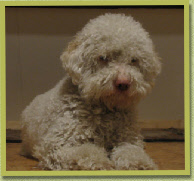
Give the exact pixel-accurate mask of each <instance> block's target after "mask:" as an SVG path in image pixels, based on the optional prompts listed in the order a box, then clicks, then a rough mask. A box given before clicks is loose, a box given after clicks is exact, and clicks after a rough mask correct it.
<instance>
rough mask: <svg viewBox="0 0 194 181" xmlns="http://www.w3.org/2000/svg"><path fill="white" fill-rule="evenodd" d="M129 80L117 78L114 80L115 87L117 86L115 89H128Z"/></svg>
mask: <svg viewBox="0 0 194 181" xmlns="http://www.w3.org/2000/svg"><path fill="white" fill-rule="evenodd" d="M130 84H131V83H130V81H128V80H117V81H116V82H115V87H116V88H117V90H119V91H126V90H128V89H129V87H130Z"/></svg>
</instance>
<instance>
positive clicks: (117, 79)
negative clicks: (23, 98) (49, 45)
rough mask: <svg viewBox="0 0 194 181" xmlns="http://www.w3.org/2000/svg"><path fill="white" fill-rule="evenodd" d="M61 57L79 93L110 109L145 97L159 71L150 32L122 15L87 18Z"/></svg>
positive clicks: (159, 65) (122, 106)
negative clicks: (86, 22)
mask: <svg viewBox="0 0 194 181" xmlns="http://www.w3.org/2000/svg"><path fill="white" fill-rule="evenodd" d="M61 60H62V62H63V66H64V68H65V70H66V71H67V72H68V74H69V75H70V77H71V78H72V82H73V83H74V84H75V85H78V87H79V89H80V92H81V94H82V96H83V97H85V98H86V99H87V100H90V101H91V100H93V101H101V102H103V103H104V104H105V105H106V106H107V107H108V108H110V109H111V108H113V107H117V108H126V107H128V106H129V105H132V104H134V103H135V102H137V101H138V100H140V98H142V97H144V96H145V95H146V94H147V93H148V92H150V90H151V88H152V87H153V85H154V81H155V78H156V76H157V75H158V74H159V73H160V70H161V64H160V61H159V58H158V56H157V54H156V53H155V50H154V47H153V43H152V41H151V39H150V38H149V34H148V33H147V32H146V31H145V30H144V29H143V28H142V26H141V24H140V23H138V22H136V21H135V20H134V19H133V18H132V17H131V16H125V15H123V14H105V15H103V16H99V17H97V18H96V19H93V20H90V22H89V23H88V24H87V25H86V26H85V27H84V28H83V29H82V31H81V32H79V33H78V34H77V35H76V37H75V39H74V40H73V41H72V42H70V43H69V46H68V48H67V49H66V50H65V51H64V53H63V54H62V55H61Z"/></svg>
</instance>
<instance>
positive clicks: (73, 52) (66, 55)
mask: <svg viewBox="0 0 194 181" xmlns="http://www.w3.org/2000/svg"><path fill="white" fill-rule="evenodd" d="M80 45H81V43H80V42H79V41H78V40H77V39H75V40H73V41H71V42H70V43H69V45H68V47H67V49H66V50H65V51H64V52H63V54H62V55H61V57H60V59H61V61H62V64H63V67H64V69H65V71H66V72H67V73H68V74H69V75H70V77H71V78H72V82H73V84H75V85H77V84H79V81H80V78H81V71H82V67H83V60H82V55H81V52H82V51H80V50H79V46H80Z"/></svg>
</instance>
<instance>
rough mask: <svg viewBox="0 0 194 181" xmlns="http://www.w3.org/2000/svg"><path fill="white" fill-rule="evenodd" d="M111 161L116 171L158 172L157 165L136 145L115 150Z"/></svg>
mask: <svg viewBox="0 0 194 181" xmlns="http://www.w3.org/2000/svg"><path fill="white" fill-rule="evenodd" d="M111 160H112V161H113V162H114V164H115V169H116V170H157V169H158V168H157V165H156V164H155V163H154V162H153V160H152V159H151V158H150V157H149V156H148V155H147V154H146V153H145V152H144V150H143V149H142V148H140V147H138V146H135V145H127V146H125V147H124V146H122V147H120V148H119V147H118V148H117V149H115V150H114V152H113V154H112V156H111Z"/></svg>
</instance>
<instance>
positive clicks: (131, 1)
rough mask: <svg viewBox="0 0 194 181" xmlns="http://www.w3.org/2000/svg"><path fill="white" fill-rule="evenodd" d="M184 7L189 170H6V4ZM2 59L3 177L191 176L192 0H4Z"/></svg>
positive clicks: (0, 24)
mask: <svg viewBox="0 0 194 181" xmlns="http://www.w3.org/2000/svg"><path fill="white" fill-rule="evenodd" d="M124 5H126V6H129V5H162V6H165V5H183V6H184V90H185V92H184V109H185V170H146V171H144V170H141V171H140V170H136V171H131V170H129V171H126V170H125V171H124V170H123V171H117V170H116V171H115V170H114V171H6V56H5V7H6V6H124ZM0 40H1V42H0V60H1V79H0V80H1V175H2V176H126V175H136V176H137V175H138V176H144V175H146V176H149V175H152V176H153V175H154V176H157V175H190V56H189V49H190V47H189V0H126V1H124V0H123V1H114V0H110V1H109V0H104V1H89V0H86V1H83V0H82V1H0Z"/></svg>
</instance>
